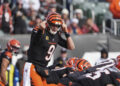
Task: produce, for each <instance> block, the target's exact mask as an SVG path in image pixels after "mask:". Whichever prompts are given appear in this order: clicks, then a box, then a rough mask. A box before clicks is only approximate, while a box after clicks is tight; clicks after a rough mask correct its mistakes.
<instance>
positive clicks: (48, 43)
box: [48, 42, 56, 44]
mask: <svg viewBox="0 0 120 86" xmlns="http://www.w3.org/2000/svg"><path fill="white" fill-rule="evenodd" d="M48 44H56V43H54V42H48Z"/></svg>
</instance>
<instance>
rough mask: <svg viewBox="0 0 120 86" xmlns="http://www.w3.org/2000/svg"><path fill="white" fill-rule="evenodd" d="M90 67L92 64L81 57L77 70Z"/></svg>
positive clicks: (77, 63)
mask: <svg viewBox="0 0 120 86" xmlns="http://www.w3.org/2000/svg"><path fill="white" fill-rule="evenodd" d="M89 67H91V64H90V63H89V62H88V61H87V60H85V59H82V58H80V59H78V60H77V61H76V70H78V71H83V70H86V69H88V68H89Z"/></svg>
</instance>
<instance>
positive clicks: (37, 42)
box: [28, 29, 67, 67]
mask: <svg viewBox="0 0 120 86" xmlns="http://www.w3.org/2000/svg"><path fill="white" fill-rule="evenodd" d="M57 44H59V45H60V46H62V47H65V48H67V41H66V40H64V39H63V38H62V37H61V35H60V33H59V32H58V33H57V34H55V35H52V34H50V32H49V31H48V30H47V29H45V31H42V30H40V29H39V30H38V31H37V30H35V29H33V31H32V35H31V42H30V47H29V50H28V62H32V63H33V64H35V65H40V66H42V67H45V66H47V64H48V62H49V61H50V59H51V57H52V55H53V53H54V51H55V49H56V46H57Z"/></svg>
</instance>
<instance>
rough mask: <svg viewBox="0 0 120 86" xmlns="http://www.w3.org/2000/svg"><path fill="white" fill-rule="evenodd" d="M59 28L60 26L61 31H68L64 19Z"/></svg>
mask: <svg viewBox="0 0 120 86" xmlns="http://www.w3.org/2000/svg"><path fill="white" fill-rule="evenodd" d="M61 28H62V31H63V32H67V33H68V29H67V25H66V24H65V22H64V21H63V24H62V26H61Z"/></svg>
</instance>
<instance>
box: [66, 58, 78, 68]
mask: <svg viewBox="0 0 120 86" xmlns="http://www.w3.org/2000/svg"><path fill="white" fill-rule="evenodd" d="M77 60H78V57H72V58H69V59H68V60H67V62H66V65H67V66H68V67H71V68H73V69H74V70H75V63H76V61H77Z"/></svg>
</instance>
